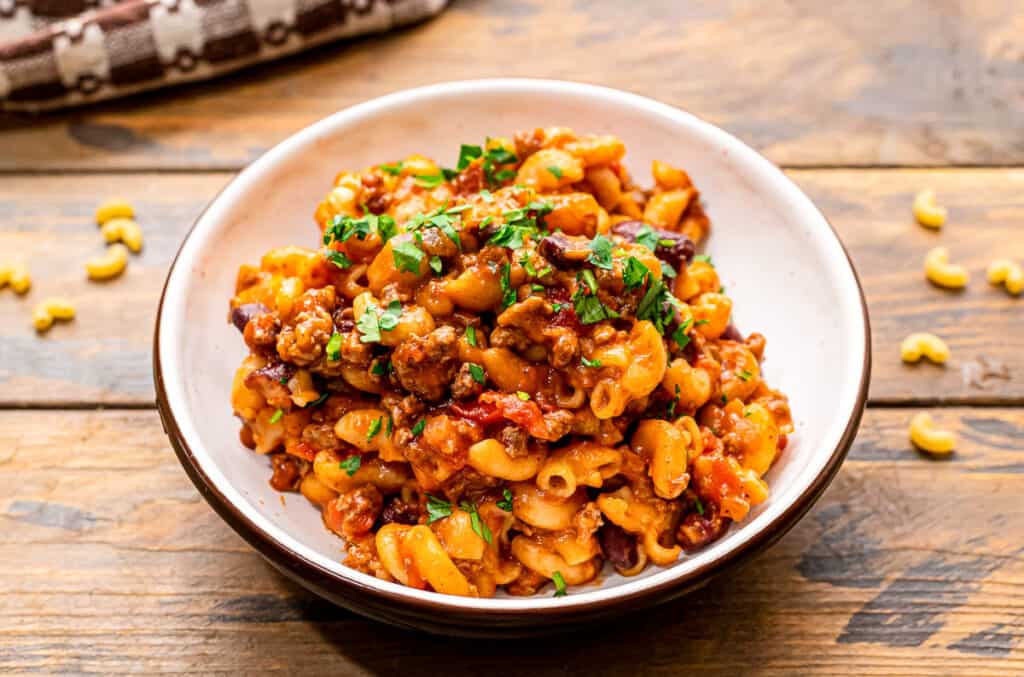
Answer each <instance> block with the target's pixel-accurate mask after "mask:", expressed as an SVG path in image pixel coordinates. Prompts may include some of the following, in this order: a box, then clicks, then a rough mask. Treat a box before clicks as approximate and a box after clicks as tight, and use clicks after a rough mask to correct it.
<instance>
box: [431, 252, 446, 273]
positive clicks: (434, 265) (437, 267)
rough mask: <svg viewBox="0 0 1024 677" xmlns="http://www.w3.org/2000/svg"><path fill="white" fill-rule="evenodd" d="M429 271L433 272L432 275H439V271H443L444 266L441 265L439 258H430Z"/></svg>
mask: <svg viewBox="0 0 1024 677" xmlns="http://www.w3.org/2000/svg"><path fill="white" fill-rule="evenodd" d="M430 269H431V270H432V271H434V273H436V274H437V275H440V274H441V271H442V270H444V264H443V263H441V257H440V256H431V257H430Z"/></svg>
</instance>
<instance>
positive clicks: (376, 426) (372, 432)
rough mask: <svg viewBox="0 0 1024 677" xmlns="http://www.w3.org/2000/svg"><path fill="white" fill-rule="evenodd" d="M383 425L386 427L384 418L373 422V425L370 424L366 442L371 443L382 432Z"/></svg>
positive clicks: (381, 417)
mask: <svg viewBox="0 0 1024 677" xmlns="http://www.w3.org/2000/svg"><path fill="white" fill-rule="evenodd" d="M383 425H384V417H383V416H380V417H378V418H377V419H376V420H375V421H373V423H371V424H370V428H369V429H368V430H367V431H366V441H367V442H369V441H370V440H372V439H373V438H374V437H376V436H377V433H379V432H380V429H381V426H383Z"/></svg>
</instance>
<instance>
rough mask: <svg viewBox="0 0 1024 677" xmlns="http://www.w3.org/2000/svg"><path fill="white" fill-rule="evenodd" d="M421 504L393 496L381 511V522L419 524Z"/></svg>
mask: <svg viewBox="0 0 1024 677" xmlns="http://www.w3.org/2000/svg"><path fill="white" fill-rule="evenodd" d="M419 521H420V506H419V505H417V504H416V503H409V502H407V501H403V500H402V499H400V498H398V497H397V496H393V497H391V498H390V499H388V501H387V502H386V503H385V504H384V509H383V510H382V511H381V513H380V523H381V525H384V524H392V523H394V524H409V525H413V524H419Z"/></svg>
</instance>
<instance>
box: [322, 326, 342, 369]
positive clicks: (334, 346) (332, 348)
mask: <svg viewBox="0 0 1024 677" xmlns="http://www.w3.org/2000/svg"><path fill="white" fill-rule="evenodd" d="M341 340H342V339H341V334H339V333H338V332H334V333H333V334H331V338H330V340H328V341H327V348H326V349H325V350H326V352H327V360H328V361H329V362H337V361H338V360H340V359H341Z"/></svg>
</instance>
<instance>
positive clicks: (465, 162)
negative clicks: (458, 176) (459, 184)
mask: <svg viewBox="0 0 1024 677" xmlns="http://www.w3.org/2000/svg"><path fill="white" fill-rule="evenodd" d="M483 154H484V149H483V148H481V147H480V146H470V145H468V144H465V143H464V144H462V145H461V146H459V164H458V165H456V166H455V169H456V170H458V171H460V172H461V171H462V170H463V169H465V168H466V167H468V166H469V163H470V162H472V161H473V160H475V159H477V158H478V157H480V156H481V155H483Z"/></svg>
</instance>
